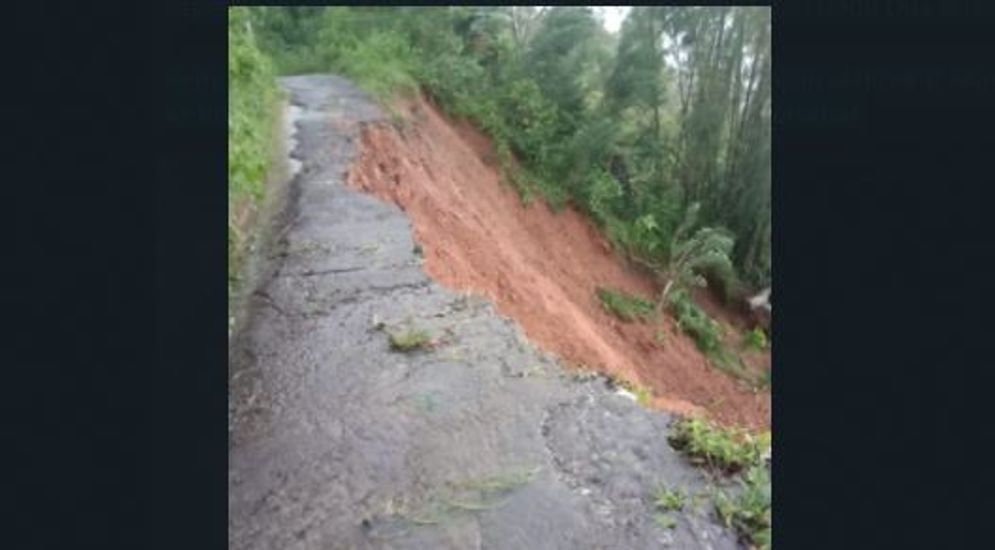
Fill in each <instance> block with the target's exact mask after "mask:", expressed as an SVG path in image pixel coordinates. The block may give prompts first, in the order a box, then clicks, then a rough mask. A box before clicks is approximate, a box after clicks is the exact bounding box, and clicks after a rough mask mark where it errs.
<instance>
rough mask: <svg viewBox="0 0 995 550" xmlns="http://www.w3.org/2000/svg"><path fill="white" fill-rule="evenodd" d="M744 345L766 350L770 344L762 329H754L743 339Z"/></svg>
mask: <svg viewBox="0 0 995 550" xmlns="http://www.w3.org/2000/svg"><path fill="white" fill-rule="evenodd" d="M743 345H744V346H746V347H748V348H753V349H756V350H765V349H767V346H768V345H769V343H768V342H767V335H766V334H764V331H763V330H761V329H760V328H754V329H753V330H751V331H750V332H747V333H746V336H744V337H743Z"/></svg>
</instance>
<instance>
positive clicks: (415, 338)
mask: <svg viewBox="0 0 995 550" xmlns="http://www.w3.org/2000/svg"><path fill="white" fill-rule="evenodd" d="M387 334H388V336H389V337H390V349H391V350H393V351H399V352H402V353H406V352H411V351H415V350H419V349H425V348H428V347H430V346H431V344H432V336H431V335H430V334H429V333H428V332H427V331H424V330H421V329H414V328H410V329H405V330H402V331H400V332H389V331H388V333H387Z"/></svg>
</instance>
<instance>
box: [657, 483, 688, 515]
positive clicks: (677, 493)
mask: <svg viewBox="0 0 995 550" xmlns="http://www.w3.org/2000/svg"><path fill="white" fill-rule="evenodd" d="M686 500H687V497H686V495H685V494H684V492H683V491H681V490H679V489H678V490H674V491H671V490H669V489H667V488H666V487H661V488H660V490H659V491H657V493H656V502H655V504H656V507H657V508H658V509H660V510H663V511H664V512H679V511H681V510H683V509H684V504H685V501H686Z"/></svg>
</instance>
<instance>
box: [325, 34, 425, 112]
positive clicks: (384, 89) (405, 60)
mask: <svg viewBox="0 0 995 550" xmlns="http://www.w3.org/2000/svg"><path fill="white" fill-rule="evenodd" d="M335 65H336V67H335V68H336V69H338V70H340V71H342V72H343V73H345V74H346V75H347V76H349V77H350V78H352V79H354V80H355V81H356V83H357V84H359V86H360V87H361V88H363V89H364V90H366V91H367V92H369V93H370V94H371V95H373V96H374V97H376V98H377V99H379V100H380V101H382V102H386V101H388V100H390V99H391V98H393V97H394V96H395V95H398V94H411V93H415V92H417V90H418V82H417V81H416V80H415V78H414V76H412V74H413V73H414V71H415V68H414V61H413V54H412V52H411V49H410V47H409V45H408V43H407V41H405V40H404V38H403V37H402V36H399V35H397V34H395V33H390V32H374V33H373V34H371V35H370V36H369V37H367V38H366V39H364V40H361V41H359V42H357V43H356V44H354V45H351V46H348V47H346V48H345V49H344V50H343V51H342V52H341V55H340V57H339V58H338V59H337V60H336V61H335Z"/></svg>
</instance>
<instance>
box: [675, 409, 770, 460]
mask: <svg viewBox="0 0 995 550" xmlns="http://www.w3.org/2000/svg"><path fill="white" fill-rule="evenodd" d="M668 440H669V442H670V444H671V446H673V447H674V448H675V449H678V450H680V451H683V452H684V453H686V454H687V455H688V456H689V457H690V459H691V461H692V462H696V463H700V464H704V465H706V466H708V467H709V468H712V469H717V470H720V471H723V472H725V473H736V472H738V471H741V470H744V469H747V468H750V467H752V466H757V465H761V463H762V461H763V456H764V454H765V453H766V452H767V451H768V449H770V443H771V440H770V432H765V433H763V434H760V435H759V436H754V435H751V434H749V433H747V432H743V431H738V430H725V429H723V428H721V427H719V426H716V425H714V424H711V423H709V422H707V421H705V420H702V419H699V418H692V419H686V420H681V421H679V422H678V423H677V424H676V425H675V426H674V430H673V433H672V434H671V435H670V437H669V438H668Z"/></svg>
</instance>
